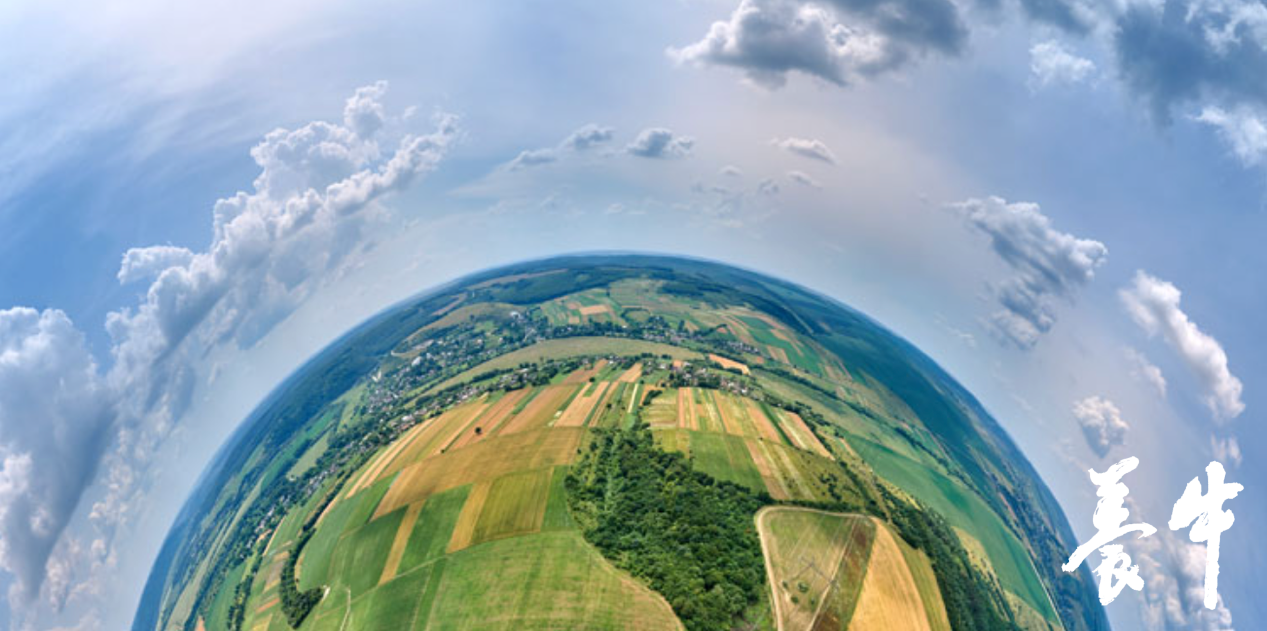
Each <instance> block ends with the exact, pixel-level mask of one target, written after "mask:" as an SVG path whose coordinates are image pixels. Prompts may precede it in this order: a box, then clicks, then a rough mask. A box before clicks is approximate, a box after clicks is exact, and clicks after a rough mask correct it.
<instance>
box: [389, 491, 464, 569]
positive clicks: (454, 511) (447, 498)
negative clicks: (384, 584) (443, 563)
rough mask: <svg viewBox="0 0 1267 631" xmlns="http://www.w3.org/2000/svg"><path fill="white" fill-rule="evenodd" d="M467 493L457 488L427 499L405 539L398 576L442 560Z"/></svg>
mask: <svg viewBox="0 0 1267 631" xmlns="http://www.w3.org/2000/svg"><path fill="white" fill-rule="evenodd" d="M470 492H471V485H469V484H467V485H465V486H459V487H457V488H455V489H449V490H447V491H444V492H442V493H436V494H435V495H432V496H431V497H428V498H427V499H426V501H425V502H424V503H423V505H422V510H421V511H420V512H419V513H418V520H417V521H415V522H414V528H413V532H412V533H410V535H409V543H408V544H407V545H406V547H405V555H404V556H403V557H401V560H400V567H399V568H398V569H397V571H398V572H399V573H401V574H404V573H405V572H408V571H409V570H412V569H414V568H415V567H418V566H419V565H422V564H423V563H427V562H429V561H433V560H435V559H438V558H440V557H442V556H444V549H445V548H446V547H447V546H448V545H449V537H451V536H452V535H453V526H454V525H455V524H457V521H458V514H459V513H461V512H462V504H464V503H465V502H466V496H467V495H469V494H470Z"/></svg>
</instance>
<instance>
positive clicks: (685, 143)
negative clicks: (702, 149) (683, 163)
mask: <svg viewBox="0 0 1267 631" xmlns="http://www.w3.org/2000/svg"><path fill="white" fill-rule="evenodd" d="M694 146H695V139H694V138H691V137H689V136H679V135H676V134H674V133H673V131H672V130H668V129H665V128H663V127H651V128H648V129H644V130H642V132H640V133H639V134H638V137H637V138H634V141H633V142H631V143H629V144H628V145H627V146H626V147H625V152H626V153H629V154H630V155H634V156H638V157H640V158H681V157H685V156H687V155H690V153H691V149H692V148H693V147H694Z"/></svg>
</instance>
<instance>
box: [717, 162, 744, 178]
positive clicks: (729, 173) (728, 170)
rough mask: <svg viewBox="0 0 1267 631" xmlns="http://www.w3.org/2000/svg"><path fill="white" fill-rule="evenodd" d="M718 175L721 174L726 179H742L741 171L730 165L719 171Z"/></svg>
mask: <svg viewBox="0 0 1267 631" xmlns="http://www.w3.org/2000/svg"><path fill="white" fill-rule="evenodd" d="M718 173H721V174H722V175H724V176H726V177H743V171H740V170H739V167H737V166H734V165H731V164H728V165H726V166H724V167H722V168H721V171H718Z"/></svg>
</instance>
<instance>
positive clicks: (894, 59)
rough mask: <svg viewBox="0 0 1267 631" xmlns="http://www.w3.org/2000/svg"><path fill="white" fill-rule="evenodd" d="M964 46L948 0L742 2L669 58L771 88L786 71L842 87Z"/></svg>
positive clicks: (783, 79)
mask: <svg viewBox="0 0 1267 631" xmlns="http://www.w3.org/2000/svg"><path fill="white" fill-rule="evenodd" d="M966 40H967V29H966V27H965V26H964V24H963V21H962V19H961V16H960V14H959V10H958V8H957V6H956V5H955V3H954V2H951V0H826V1H822V2H817V1H806V0H743V2H741V3H740V4H739V7H738V8H736V9H735V11H734V13H732V14H731V15H730V17H729V18H728V19H727V20H724V21H718V22H715V23H713V25H712V26H711V27H710V28H709V31H708V33H707V34H705V35H704V38H703V39H701V40H700V41H698V42H695V43H694V44H690V45H688V46H684V47H682V48H670V49H669V51H668V52H669V55H670V57H672V58H673V59H675V60H677V61H678V62H679V63H693V64H697V65H714V66H728V67H732V68H737V69H739V70H742V71H743V72H744V74H745V75H746V76H747V77H748V79H749V80H751V81H752V82H753V83H755V84H757V85H760V86H763V87H765V88H767V89H777V88H780V87H782V86H783V85H784V84H785V83H786V82H787V75H788V74H789V73H792V72H800V73H803V74H806V75H809V76H812V77H817V78H819V79H822V80H824V81H827V82H829V83H833V84H836V85H847V84H850V83H853V82H855V81H858V80H860V79H863V78H866V77H872V76H876V75H879V74H881V73H884V72H886V71H890V70H894V69H896V68H900V67H902V66H903V65H905V64H907V63H908V62H910V61H911V60H913V59H915V58H918V57H921V56H924V55H927V54H931V53H938V54H944V55H957V54H958V53H959V52H961V51H962V49H963V48H964V45H965V42H966Z"/></svg>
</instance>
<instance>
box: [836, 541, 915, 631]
mask: <svg viewBox="0 0 1267 631" xmlns="http://www.w3.org/2000/svg"><path fill="white" fill-rule="evenodd" d="M849 629H850V631H932V625H930V624H929V623H928V616H927V614H926V613H925V610H924V601H923V599H921V598H920V595H919V588H918V587H916V585H915V577H914V576H912V575H911V571H910V569H909V568H908V567H907V566H906V559H905V557H903V555H902V550H901V549H900V548H898V544H897V542H896V541H895V540H894V537H893V535H892V534H890V533H889V529H888V528H885V527H883V526H880V527H878V528H876V537H875V544H874V545H873V546H872V549H871V561H870V563H869V564H868V565H867V575H866V578H865V579H864V580H863V583H862V594H861V595H859V597H858V608H857V609H856V610H854V614H853V618H852V619H851V620H850V621H849Z"/></svg>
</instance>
